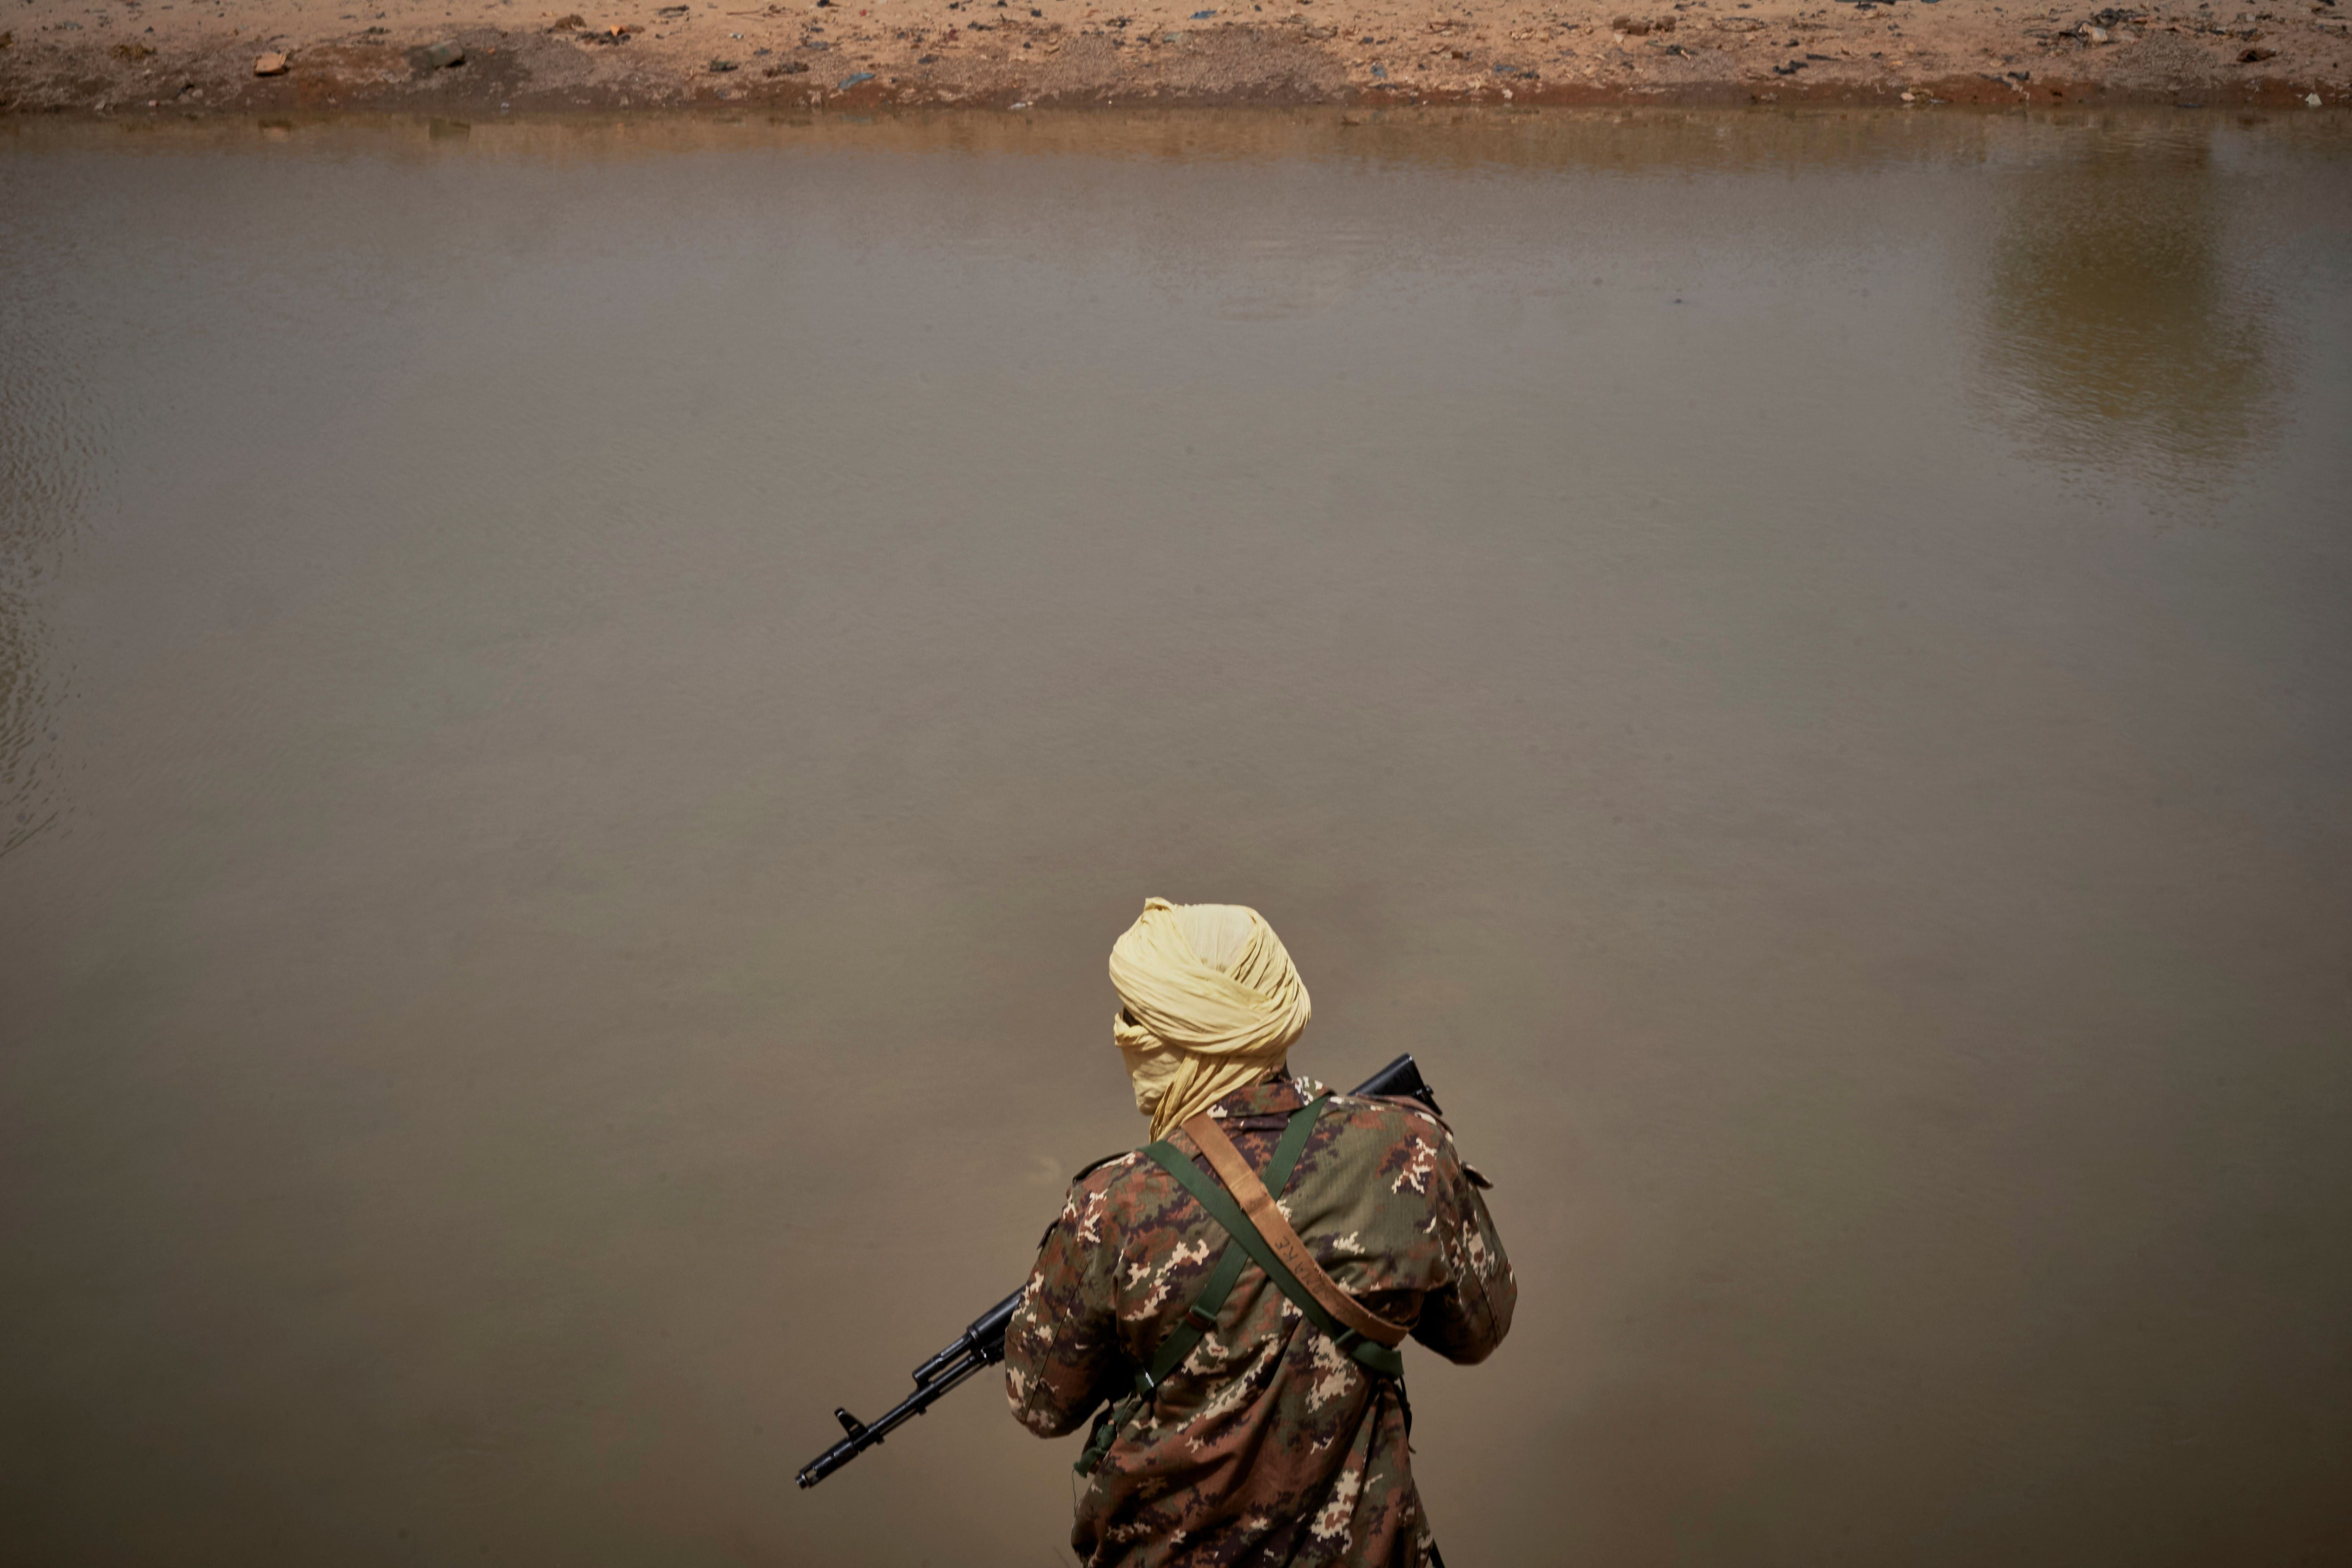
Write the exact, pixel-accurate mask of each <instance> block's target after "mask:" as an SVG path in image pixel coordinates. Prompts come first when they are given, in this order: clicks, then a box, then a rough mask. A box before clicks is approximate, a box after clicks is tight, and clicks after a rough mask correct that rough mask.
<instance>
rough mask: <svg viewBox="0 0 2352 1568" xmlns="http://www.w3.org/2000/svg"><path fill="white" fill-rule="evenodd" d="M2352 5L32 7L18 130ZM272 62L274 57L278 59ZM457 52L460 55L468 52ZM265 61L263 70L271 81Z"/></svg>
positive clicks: (1064, 102) (2346, 57)
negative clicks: (49, 115) (111, 120)
mask: <svg viewBox="0 0 2352 1568" xmlns="http://www.w3.org/2000/svg"><path fill="white" fill-rule="evenodd" d="M2346 9H2352V7H2347V6H2339V5H2331V4H2311V3H2308V0H2305V3H2303V4H2296V5H2283V6H2280V7H2279V8H2277V9H2273V10H2262V11H2252V10H2238V9H2235V8H2226V7H2216V6H2212V5H2188V4H2182V3H2180V0H2167V3H2165V4H2161V5H2150V6H2147V7H2145V8H2141V7H2115V6H2099V7H2093V6H2087V5H2061V6H2047V7H2045V6H2000V5H1989V4H1984V3H1982V0H1937V3H1929V0H1888V3H1883V4H1843V3H1841V4H1830V5H1814V4H1789V3H1786V0H1745V3H1743V0H1678V3H1677V0H1664V3H1641V0H1636V3H1633V4H1626V3H1624V0H1616V3H1612V4H1601V3H1598V0H1550V3H1549V4H1545V3H1536V0H1511V3H1501V4H1486V5H1449V4H1444V3H1442V0H1297V3H1296V4H1293V3H1290V0H1282V3H1278V4H1272V5H1263V4H1249V3H1247V0H1244V4H1243V5H1234V4H1232V3H1231V0H1206V3H1205V4H1204V3H1202V0H1174V3H1172V4H1171V3H1167V0H1123V3H1120V4H1108V3H1104V4H1091V3H1088V0H1034V3H1033V0H838V3H835V0H795V3H793V4H790V5H753V4H750V3H748V0H690V3H689V4H682V5H680V4H673V5H656V4H652V3H636V0H582V3H581V8H580V9H578V10H577V11H571V10H560V9H556V8H552V7H549V6H546V5H537V4H533V3H531V0H524V3H522V4H515V3H512V0H449V3H443V0H384V3H383V4H380V5H369V4H365V3H364V0H362V3H360V4H353V0H215V3H212V4H204V3H189V0H172V3H162V0H106V3H103V4H92V3H91V0H19V3H17V4H15V5H10V6H9V7H8V9H7V10H6V12H5V24H0V113H12V114H26V113H40V112H60V111H81V112H91V111H96V112H103V113H110V114H133V113H136V114H151V113H167V112H169V113H197V114H202V113H217V112H224V111H226V112H234V113H253V112H268V111H273V110H395V111H396V110H410V111H417V112H427V113H463V114H471V115H486V114H498V113H501V112H505V113H518V112H520V113H530V112H544V111H550V110H580V109H593V110H621V109H626V110H652V109H667V108H687V107H698V106H709V105H715V104H721V103H740V104H744V105H747V106H771V107H778V108H791V109H794V110H805V109H809V108H812V107H818V108H842V109H870V108H877V107H884V106H889V105H953V104H968V105H973V106H982V107H999V108H1003V107H1013V106H1020V105H1028V104H1035V105H1038V106H1041V107H1042V106H1045V105H1053V106H1057V107H1073V106H1083V105H1091V104H1122V105H1139V104H1153V105H1168V104H1244V103H1249V104H1299V103H1323V104H1412V103H1432V102H1439V103H1444V102H1485V103H1503V102H1515V103H1538V104H1583V103H1609V102H1639V103H1686V104H1705V103H1748V102H1782V103H1787V102H1805V101H1814V102H1854V103H1905V102H1908V103H1912V104H1929V103H1935V102H1962V103H1977V104H2026V103H2032V104H2038V105H2046V104H2052V103H2084V102H2090V103H2100V102H2194V103H2201V104H2208V105H2211V106H2215V107H2220V106H2225V105H2234V104H2247V103H2262V104H2290V103H2292V104H2311V103H2313V102H2314V101H2316V103H2317V104H2320V105H2334V104H2336V103H2337V102H2338V101H2339V100H2340V99H2341V98H2343V97H2345V96H2352V38H2347V31H2352V28H2347V23H2346V21H2345V20H2343V19H2342V16H2343V13H2344V11H2345V10H2346ZM265 56H276V57H280V58H278V59H267V60H265V59H264V57H265ZM453 57H455V58H453ZM264 73H267V74H264Z"/></svg>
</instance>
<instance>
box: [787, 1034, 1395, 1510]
mask: <svg viewBox="0 0 2352 1568" xmlns="http://www.w3.org/2000/svg"><path fill="white" fill-rule="evenodd" d="M1349 1093H1351V1094H1359V1095H1369V1096H1378V1097H1381V1098H1387V1099H1399V1100H1402V1099H1411V1100H1419V1101H1421V1102H1422V1103H1423V1105H1426V1106H1427V1107H1429V1109H1430V1110H1436V1109H1437V1095H1436V1092H1435V1091H1434V1090H1433V1089H1431V1088H1430V1087H1429V1085H1428V1084H1426V1083H1424V1082H1423V1081H1422V1077H1421V1068H1420V1067H1419V1066H1418V1065H1416V1064H1415V1063H1414V1061H1413V1059H1412V1053H1411V1052H1410V1051H1408V1052H1407V1053H1405V1054H1404V1055H1403V1056H1401V1057H1399V1058H1397V1059H1396V1060H1394V1061H1392V1062H1391V1063H1389V1065H1388V1066H1386V1067H1384V1068H1381V1070H1380V1071H1378V1072H1376V1073H1374V1074H1373V1075H1372V1076H1371V1077H1370V1078H1368V1079H1365V1080H1364V1081H1363V1082H1361V1083H1360V1084H1358V1085H1357V1086H1356V1087H1355V1088H1354V1089H1351V1090H1349ZM1027 1288H1028V1287H1027V1285H1026V1284H1025V1283H1024V1286H1023V1287H1022V1289H1027ZM1020 1305H1021V1291H1020V1290H1015V1291H1013V1294H1012V1295H1010V1296H1007V1297H1006V1298H1004V1300H1002V1301H999V1302H998V1303H996V1305H994V1306H993V1307H991V1308H990V1309H989V1310H987V1311H985V1312H982V1314H981V1315H980V1316H979V1317H977V1318H974V1319H973V1320H972V1321H971V1325H970V1326H969V1327H968V1328H966V1329H965V1330H964V1331H963V1332H961V1333H960V1334H958V1335H957V1336H956V1337H955V1338H954V1339H952V1340H950V1341H949V1342H947V1345H946V1347H945V1348H944V1349H942V1350H941V1351H940V1352H939V1353H938V1354H937V1355H934V1356H932V1357H931V1358H930V1359H929V1361H926V1362H925V1363H923V1364H922V1365H920V1366H919V1367H917V1368H916V1369H915V1371H914V1379H915V1392H914V1393H912V1394H908V1395H907V1397H906V1398H904V1399H902V1400H900V1401H898V1404H896V1405H892V1406H891V1407H890V1409H889V1410H888V1411H887V1413H885V1414H884V1415H881V1416H880V1417H878V1418H877V1419H876V1420H875V1421H874V1422H873V1423H872V1424H871V1425H868V1424H867V1423H866V1422H863V1421H860V1420H859V1419H858V1418H857V1417H856V1416H855V1415H851V1414H850V1413H849V1412H848V1411H846V1410H844V1409H840V1408H838V1407H836V1408H835V1410H834V1413H833V1418H834V1419H835V1420H836V1421H838V1422H840V1423H841V1429H842V1430H843V1431H844V1432H845V1433H846V1434H848V1436H845V1437H843V1438H842V1440H841V1441H840V1442H838V1443H835V1445H834V1446H833V1447H830V1448H827V1449H826V1450H825V1451H824V1453H822V1454H819V1455H818V1456H817V1457H816V1458H814V1459H812V1460H810V1461H809V1462H808V1463H807V1464H806V1465H803V1466H802V1467H801V1472H800V1477H799V1479H800V1484H801V1488H802V1489H803V1490H806V1489H808V1488H810V1487H813V1486H814V1485H816V1484H817V1482H819V1481H821V1480H823V1479H824V1478H825V1477H827V1476H829V1475H831V1474H833V1472H834V1471H835V1470H837V1469H839V1468H841V1467H842V1466H844V1465H845V1464H847V1463H849V1461H850V1460H852V1459H854V1458H857V1456H858V1455H860V1454H862V1453H864V1452H866V1449H868V1448H871V1447H875V1446H876V1445H877V1444H878V1443H880V1442H881V1441H882V1439H883V1438H885V1437H887V1436H889V1435H890V1434H891V1433H892V1432H895V1431H897V1430H898V1428H899V1427H900V1426H904V1425H905V1424H906V1423H907V1422H908V1421H910V1420H912V1419H913V1418H914V1417H916V1416H918V1415H922V1414H923V1413H924V1412H925V1411H927V1410H929V1408H930V1407H931V1406H932V1405H934V1404H936V1403H938V1402H939V1401H940V1399H941V1398H942V1397H944V1396H945V1395H946V1394H947V1393H948V1391H949V1390H950V1389H952V1388H955V1387H956V1386H957V1385H959V1384H961V1383H963V1382H964V1381H965V1380H966V1379H968V1378H970V1377H971V1376H973V1375H974V1374H975V1373H980V1372H982V1371H983V1370H985V1369H986V1368H988V1367H992V1366H994V1365H995V1364H996V1363H998V1362H1001V1361H1003V1359H1004V1330H1005V1327H1006V1325H1008V1324H1009V1323H1011V1322H1012V1321H1013V1310H1014V1309H1016V1308H1018V1307H1019V1306H1020Z"/></svg>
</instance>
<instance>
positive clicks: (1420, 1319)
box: [1004, 899, 1517, 1568]
mask: <svg viewBox="0 0 2352 1568" xmlns="http://www.w3.org/2000/svg"><path fill="white" fill-rule="evenodd" d="M1110 973H1111V983H1112V984H1113V985H1115V986H1116V987H1117V988H1118V994H1119V997H1120V1000H1121V1001H1122V1002H1123V1003H1124V1004H1125V1005H1124V1006H1123V1007H1122V1008H1121V1009H1120V1011H1119V1014H1118V1017H1117V1019H1116V1020H1115V1021H1114V1022H1113V1024H1112V1033H1113V1035H1114V1037H1116V1038H1117V1040H1118V1046H1119V1049H1120V1050H1121V1052H1122V1053H1123V1054H1124V1055H1125V1057H1126V1059H1127V1067H1128V1072H1129V1077H1130V1078H1131V1079H1132V1080H1133V1082H1134V1085H1135V1101H1136V1105H1137V1108H1138V1109H1139V1110H1142V1111H1143V1112H1144V1114H1145V1115H1147V1116H1149V1117H1150V1119H1151V1136H1152V1138H1153V1139H1154V1140H1155V1142H1154V1143H1153V1144H1152V1146H1151V1147H1150V1149H1147V1150H1142V1151H1139V1152H1134V1153H1130V1154H1125V1155H1119V1156H1117V1157H1115V1158H1113V1159H1111V1160H1108V1161H1107V1162H1104V1163H1101V1164H1099V1165H1097V1166H1095V1167H1093V1168H1091V1169H1089V1170H1087V1171H1084V1172H1081V1173H1079V1175H1078V1177H1077V1180H1076V1182H1075V1183H1074V1184H1072V1186H1071V1189H1070V1196H1069V1202H1068V1203H1067V1204H1066V1205H1065V1206H1064V1208H1063V1210H1062V1215H1061V1217H1060V1218H1059V1219H1058V1220H1056V1221H1055V1224H1054V1226H1053V1227H1052V1228H1051V1229H1050V1230H1049V1231H1047V1232H1046V1235H1045V1246H1044V1248H1043V1250H1042V1251H1041V1252H1040V1254H1039V1256H1038V1258H1037V1267H1036V1268H1035V1270H1034V1272H1033V1273H1032V1274H1031V1276H1030V1279H1029V1283H1028V1287H1027V1289H1025V1290H1024V1292H1023V1298H1022V1301H1021V1305H1020V1308H1019V1310H1017V1311H1016V1312H1015V1313H1014V1315H1013V1321H1012V1324H1011V1327H1010V1328H1009V1329H1008V1331H1007V1332H1006V1334H1005V1340H1004V1346H1005V1392H1006V1395H1007V1397H1008V1398H1009V1399H1010V1400H1011V1401H1012V1405H1013V1414H1014V1415H1016V1416H1018V1417H1019V1418H1020V1419H1021V1422H1022V1424H1023V1425H1024V1426H1027V1427H1028V1428H1029V1429H1030V1430H1031V1431H1033V1432H1034V1433H1036V1434H1037V1435H1038V1436H1045V1437H1055V1436H1063V1435H1064V1434H1066V1433H1069V1432H1073V1431H1076V1429H1077V1427H1078V1426H1079V1425H1080V1424H1081V1423H1083V1422H1084V1421H1085V1420H1086V1419H1087V1415H1089V1414H1090V1413H1092V1412H1094V1411H1095V1410H1096V1407H1097V1405H1102V1403H1103V1401H1104V1400H1105V1399H1106V1398H1108V1399H1110V1400H1111V1401H1112V1403H1111V1404H1110V1405H1108V1407H1107V1408H1105V1409H1103V1410H1102V1411H1101V1413H1100V1414H1099V1415H1096V1418H1095V1427H1094V1434H1093V1437H1092V1440H1091V1441H1090V1442H1089V1443H1088V1445H1087V1451H1086V1454H1085V1455H1084V1457H1083V1458H1080V1460H1079V1461H1078V1467H1077V1468H1078V1469H1079V1471H1080V1472H1081V1473H1082V1474H1084V1475H1085V1476H1086V1477H1087V1487H1086V1490H1085V1492H1084V1494H1083V1495H1082V1496H1081V1497H1080V1499H1079V1500H1078V1503H1077V1521H1076V1526H1075V1528H1074V1529H1073V1530H1072V1531H1071V1535H1070V1543H1071V1545H1072V1546H1073V1547H1075V1548H1076V1550H1077V1552H1078V1554H1079V1556H1080V1558H1081V1559H1082V1560H1083V1561H1085V1562H1086V1563H1089V1564H1092V1565H1096V1568H1104V1565H1108V1564H1113V1563H1118V1564H1123V1565H1131V1568H1163V1565H1190V1564H1202V1565H1205V1564H1211V1563H1214V1564H1217V1565H1219V1568H1234V1565H1238V1564H1253V1565H1255V1564H1269V1565H1270V1564H1276V1563H1299V1564H1305V1563H1317V1564H1324V1563H1332V1564H1337V1563H1349V1564H1356V1563H1362V1564H1378V1565H1381V1568H1389V1565H1391V1564H1402V1565H1412V1564H1419V1563H1437V1561H1438V1558H1437V1554H1436V1546H1435V1542H1434V1541H1433V1538H1432V1536H1431V1534H1430V1530H1429V1525H1428V1522H1427V1521H1426V1520H1425V1519H1424V1518H1423V1514H1422V1510H1421V1500H1420V1499H1419V1497H1418V1496H1417V1495H1416V1494H1415V1492H1414V1490H1413V1484H1412V1469H1411V1464H1410V1459H1409V1457H1408V1451H1407V1448H1406V1436H1407V1434H1408V1432H1409V1431H1410V1430H1411V1427H1412V1409H1411V1406H1409V1405H1407V1404H1406V1403H1405V1391H1404V1384H1403V1379H1402V1360H1401V1358H1400V1356H1399V1353H1398V1352H1397V1350H1396V1349H1395V1346H1396V1345H1397V1343H1398V1342H1401V1341H1402V1339H1403V1338H1404V1336H1405V1334H1406V1332H1407V1331H1410V1332H1411V1334H1412V1337H1413V1338H1414V1339H1417V1340H1419V1341H1420V1342H1422V1343H1423V1344H1424V1345H1426V1346H1428V1347H1429V1348H1430V1349H1432V1350H1433V1351H1435V1352H1437V1353H1438V1354H1440V1355H1442V1356H1444V1357H1446V1358H1447V1359H1448V1360H1450V1361H1455V1362H1463V1363H1469V1362H1476V1361H1481V1360H1484V1359H1485V1358H1486V1356H1487V1355H1488V1354H1489V1353H1490V1352H1493V1350H1494V1349H1495V1347H1496V1345H1498V1344H1500V1343H1501V1342H1502V1340H1503V1336H1504V1334H1505V1333H1506V1332H1507V1331H1509V1329H1510V1326H1511V1310H1512V1307H1513V1304H1514V1303H1515V1302H1516V1300H1517V1284H1516V1283H1515V1282H1514V1280H1513V1279H1512V1276H1511V1267H1510V1264H1509V1262H1508V1260H1507V1259H1506V1258H1504V1256H1503V1246H1502V1242H1501V1240H1500V1239H1499V1238H1498V1237H1496V1234H1495V1226H1494V1221H1493V1220H1492V1219H1490V1218H1489V1217H1488V1216H1487V1214H1486V1203H1485V1200H1483V1199H1482V1198H1481V1197H1480V1196H1479V1195H1478V1189H1479V1188H1481V1187H1483V1186H1485V1185H1486V1181H1485V1179H1484V1178H1483V1177H1481V1176H1480V1175H1479V1174H1478V1173H1476V1172H1475V1171H1474V1170H1472V1169H1471V1168H1470V1167H1469V1166H1467V1165H1465V1164H1464V1163H1462V1161H1461V1160H1460V1158H1459V1157H1458V1156H1457V1155H1456V1154H1455V1153H1454V1142H1453V1139H1452V1138H1451V1136H1449V1134H1448V1133H1447V1131H1446V1129H1445V1127H1444V1124H1443V1123H1442V1122H1440V1121H1438V1120H1437V1118H1436V1117H1434V1116H1433V1115H1431V1114H1430V1113H1429V1112H1428V1111H1427V1110H1424V1109H1423V1108H1422V1107H1421V1106H1420V1105H1418V1104H1415V1103H1412V1102H1410V1101H1403V1102H1400V1101H1391V1100H1366V1099H1358V1098H1356V1097H1354V1096H1349V1095H1329V1094H1328V1091H1327V1090H1325V1089H1323V1087H1322V1086H1321V1085H1319V1084H1318V1083H1316V1082H1314V1081H1313V1080H1312V1079H1304V1078H1298V1077H1294V1076H1292V1074H1291V1073H1290V1072H1289V1070H1288V1068H1287V1066H1286V1059H1287V1056H1288V1052H1289V1049H1290V1045H1291V1042H1292V1041H1293V1040H1295V1039H1297V1037H1298V1034H1299V1031H1300V1030H1301V1029H1303V1028H1304V1027H1305V1026H1306V1025H1307V1013H1308V1007H1307V988H1306V987H1305V986H1304V985H1303V984H1300V983H1299V979H1298V972H1297V970H1296V969H1294V968H1293V967H1292V966H1291V963H1290V955H1289V954H1288V953H1287V952H1284V951H1283V946H1282V943H1281V942H1280V940H1279V939H1277V938H1276V936H1275V934H1274V931H1273V928H1271V927H1270V926H1268V925H1267V924H1266V923H1265V921H1264V920H1263V919H1261V918H1260V917H1259V916H1258V914H1257V912H1256V911H1255V910H1248V909H1244V908H1241V907H1240V906H1238V905H1231V904H1192V905H1181V906H1179V905H1171V904H1170V903H1169V902H1168V901H1167V900H1164V899H1152V900H1148V901H1147V902H1146V903H1145V905H1144V909H1143V915H1142V918H1141V919H1139V920H1138V921H1136V923H1135V924H1134V926H1133V927H1132V928H1130V929H1129V931H1128V932H1127V933H1126V934H1125V935H1124V936H1122V937H1120V938H1119V940H1118V944H1117V945H1116V946H1115V947H1114V948H1113V949H1112V950H1111V960H1110ZM1310 1108H1311V1110H1310ZM1203 1161H1206V1162H1207V1164H1206V1165H1205V1166H1204V1165H1203V1164H1202V1162H1203ZM1268 1189H1270V1190H1271V1191H1272V1192H1273V1193H1274V1194H1277V1195H1278V1196H1279V1198H1280V1202H1279V1205H1276V1204H1274V1203H1272V1202H1271V1201H1269V1200H1268V1199H1267V1197H1266V1192H1267V1190H1268ZM1220 1214H1222V1215H1223V1218H1222V1219H1221V1218H1220V1217H1218V1215H1220ZM1244 1232H1247V1233H1249V1234H1246V1235H1245V1234H1244ZM1261 1260H1263V1261H1261ZM1269 1266H1270V1268H1271V1271H1270V1268H1269Z"/></svg>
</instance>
